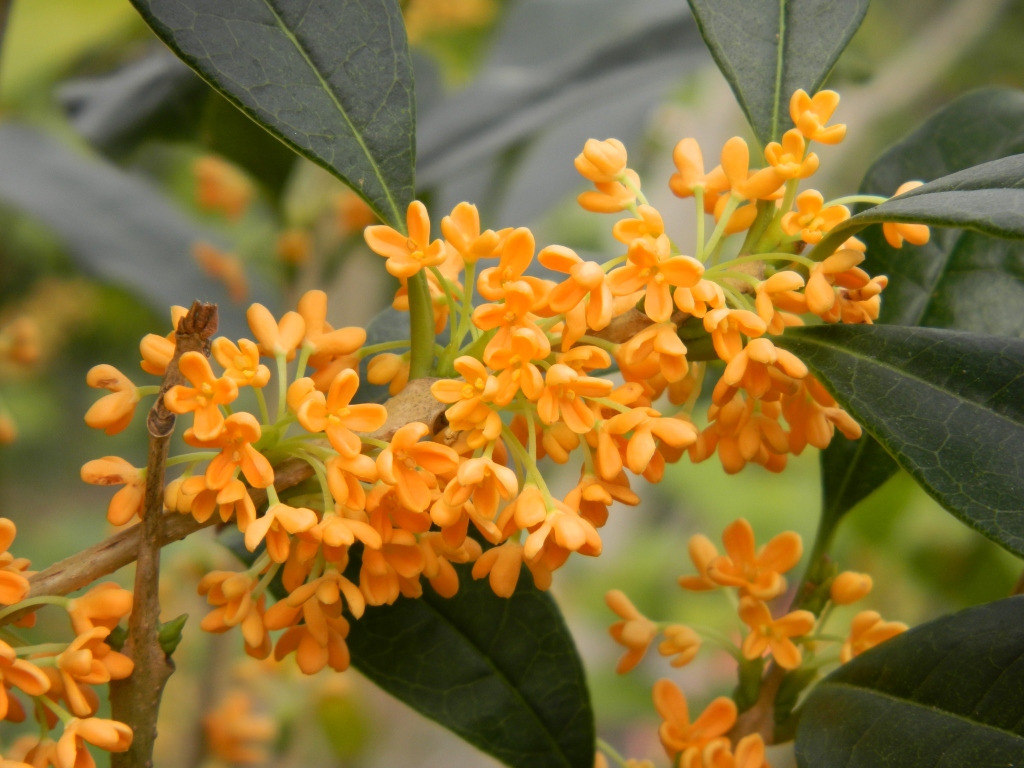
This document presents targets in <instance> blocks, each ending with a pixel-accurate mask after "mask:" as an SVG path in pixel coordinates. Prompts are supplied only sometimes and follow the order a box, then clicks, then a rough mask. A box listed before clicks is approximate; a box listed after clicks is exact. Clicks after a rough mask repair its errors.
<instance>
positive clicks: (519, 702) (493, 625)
mask: <svg viewBox="0 0 1024 768" xmlns="http://www.w3.org/2000/svg"><path fill="white" fill-rule="evenodd" d="M455 568H456V569H457V570H458V572H459V581H460V587H459V592H458V594H457V595H456V596H455V597H453V598H451V599H445V598H442V597H440V596H438V595H437V594H436V593H435V592H434V591H433V590H432V589H431V588H430V587H429V586H425V587H424V594H423V596H422V597H421V598H418V599H415V600H411V599H408V598H405V597H400V598H398V601H397V602H396V603H394V604H393V605H390V606H382V607H379V608H373V607H370V608H367V609H366V613H365V614H364V615H363V617H362V618H361V619H359V620H357V621H353V622H352V630H351V632H350V634H349V636H348V644H349V648H350V649H351V652H352V664H353V666H354V667H356V669H358V670H359V671H360V672H362V673H363V674H364V675H366V677H368V678H369V679H370V680H372V681H373V682H375V683H376V684H377V685H379V686H380V687H381V688H383V689H384V690H385V691H387V692H388V693H390V694H392V695H393V696H395V697H397V698H398V699H401V700H402V701H404V702H405V703H406V704H408V705H409V706H411V707H412V708H413V709H415V710H417V711H419V712H420V713H422V714H424V715H426V716H427V717H429V718H431V719H433V720H436V721H437V722H439V723H441V725H443V726H445V727H446V728H448V729H449V730H451V731H453V732H454V733H456V734H458V735H459V736H461V737H462V738H463V739H465V740H466V741H468V742H469V743H471V744H473V745H474V746H476V747H478V748H479V749H481V750H483V751H484V752H487V753H488V754H490V755H493V756H494V757H496V758H497V759H499V760H501V761H502V762H503V763H505V764H506V765H510V766H514V768H592V766H593V764H594V739H595V735H594V715H593V711H592V710H591V706H590V694H589V692H588V690H587V684H586V679H585V677H584V673H583V664H582V662H581V661H580V658H579V655H578V653H577V652H576V646H575V644H574V643H573V640H572V635H571V634H570V633H569V629H568V628H567V627H566V626H565V620H564V619H563V618H562V615H561V613H560V612H559V610H558V607H557V606H556V605H555V602H554V600H552V599H551V597H550V595H547V594H545V593H544V592H541V591H540V590H538V589H537V588H536V587H534V586H533V583H532V580H531V578H530V576H529V573H527V572H526V571H525V569H524V573H523V575H522V578H520V579H519V584H518V585H517V587H516V591H515V594H513V596H512V597H511V598H508V599H504V598H500V597H496V596H495V595H494V593H493V592H492V591H491V588H490V586H489V585H488V583H487V580H486V579H483V580H481V581H474V580H473V579H472V578H471V576H470V573H469V572H470V567H469V566H458V565H457V566H455ZM350 573H351V566H350ZM353 575H354V574H353Z"/></svg>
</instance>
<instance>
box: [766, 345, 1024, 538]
mask: <svg viewBox="0 0 1024 768" xmlns="http://www.w3.org/2000/svg"><path fill="white" fill-rule="evenodd" d="M776 343H777V344H779V345H780V346H782V347H785V348H787V349H789V350H790V351H791V352H793V353H795V354H796V355H797V356H799V357H800V358H801V359H802V360H803V361H804V362H806V363H807V365H808V367H810V369H811V371H812V372H813V373H814V374H815V376H817V377H818V378H819V379H820V380H821V381H822V383H824V384H825V386H826V387H828V388H829V390H830V391H831V392H832V394H833V395H834V396H835V398H836V399H837V400H838V401H839V403H840V404H841V405H842V406H843V407H844V408H846V410H847V411H849V412H850V414H851V415H852V416H853V417H854V418H855V419H857V421H858V422H860V424H861V425H862V426H863V428H864V429H865V430H866V431H867V432H868V433H870V434H871V435H872V436H873V437H874V438H875V439H876V440H878V441H879V442H880V443H881V444H882V446H883V447H884V448H885V450H886V451H887V452H888V453H889V454H891V455H892V457H893V458H894V459H895V460H896V461H897V463H899V465H900V466H901V467H902V468H903V469H905V470H906V471H907V472H909V473H910V474H911V475H912V476H913V477H914V479H915V480H917V482H918V483H920V484H921V486H923V487H924V489H925V490H926V491H927V492H928V493H929V494H931V495H932V496H933V497H934V498H935V499H936V500H937V501H938V502H939V503H940V504H942V506H943V507H945V508H946V509H947V510H949V511H950V512H952V513H953V514H954V515H956V516H957V517H958V518H960V519H961V520H962V521H963V522H965V523H967V524H968V525H970V526H971V527H972V528H975V529H976V530H978V531H980V532H981V533H982V534H984V535H985V536H988V537H989V538H990V539H992V540H994V541H996V542H997V543H999V544H1000V545H1002V546H1003V547H1005V548H1006V549H1009V550H1010V551H1011V552H1014V553H1016V554H1024V340H1021V339H1006V338H1000V337H996V336H985V335H978V334H967V333H957V332H954V331H945V330H938V329H931V328H901V327H896V326H882V325H872V326H858V325H852V326H848V325H833V326H818V327H814V328H791V329H788V330H787V331H786V333H785V334H784V335H782V336H779V337H777V339H776Z"/></svg>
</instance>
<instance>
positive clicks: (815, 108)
mask: <svg viewBox="0 0 1024 768" xmlns="http://www.w3.org/2000/svg"><path fill="white" fill-rule="evenodd" d="M838 106H839V94H838V93H836V92H835V91H818V92H817V93H816V94H814V98H813V99H812V98H811V97H810V96H808V95H807V92H806V91H805V90H804V89H803V88H799V89H797V90H796V91H795V92H794V93H793V96H792V98H790V100H789V116H790V118H792V120H793V124H794V125H795V126H796V127H797V129H798V130H799V131H800V133H802V134H803V135H804V136H805V137H806V138H808V139H810V140H811V141H817V142H819V143H821V144H838V143H839V142H841V141H842V140H843V137H844V136H846V126H845V125H842V124H838V125H830V126H826V125H825V123H827V122H828V120H829V118H830V117H832V113H833V112H835V111H836V107H838Z"/></svg>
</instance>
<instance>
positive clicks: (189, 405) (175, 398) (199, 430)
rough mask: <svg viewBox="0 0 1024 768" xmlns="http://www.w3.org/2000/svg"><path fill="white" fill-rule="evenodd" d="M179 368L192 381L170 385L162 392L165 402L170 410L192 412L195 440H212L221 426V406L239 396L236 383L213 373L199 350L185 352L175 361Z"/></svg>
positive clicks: (222, 418)
mask: <svg viewBox="0 0 1024 768" xmlns="http://www.w3.org/2000/svg"><path fill="white" fill-rule="evenodd" d="M178 368H180V369H181V372H182V374H184V376H185V378H186V379H188V380H189V382H190V383H191V384H192V386H191V387H186V386H185V385H183V384H178V385H177V386H174V387H171V388H170V389H169V390H167V392H166V393H164V405H166V406H167V409H168V410H170V411H172V412H173V413H179V414H181V413H189V412H194V414H195V417H194V420H193V422H192V432H193V433H194V434H195V436H196V438H197V439H198V440H213V439H214V438H215V437H217V435H219V434H220V431H221V430H222V429H223V428H224V414H222V413H221V411H220V406H221V405H227V404H228V403H232V402H234V401H235V398H237V397H238V385H237V384H236V383H235V380H234V379H230V378H228V377H227V376H222V377H220V378H217V377H216V376H214V375H213V369H212V368H210V362H209V361H208V360H207V359H206V357H205V356H204V355H203V354H202V353H201V352H186V353H185V354H183V355H182V356H181V357H180V358H179V360H178Z"/></svg>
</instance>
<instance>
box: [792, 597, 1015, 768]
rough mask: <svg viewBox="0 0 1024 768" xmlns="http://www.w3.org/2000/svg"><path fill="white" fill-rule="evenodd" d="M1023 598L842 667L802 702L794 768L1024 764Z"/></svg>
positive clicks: (955, 618)
mask: <svg viewBox="0 0 1024 768" xmlns="http://www.w3.org/2000/svg"><path fill="white" fill-rule="evenodd" d="M1022 610H1024V597H1013V598H1009V599H1006V600H1000V601H998V602H995V603H989V604H987V605H980V606H976V607H973V608H968V609H967V610H964V611H960V612H959V613H956V614H953V615H952V616H945V617H943V618H941V619H938V620H936V621H933V622H930V623H928V624H923V625H921V626H919V627H915V628H914V629H912V630H910V631H909V632H906V633H904V634H902V635H899V636H898V637H895V638H893V639H892V640H889V641H887V642H885V643H883V644H882V645H880V646H878V647H877V648H874V649H872V650H870V651H868V652H867V653H864V654H862V655H861V656H858V657H857V658H856V659H854V660H853V661H851V662H849V663H847V664H844V665H843V666H842V667H840V668H839V669H838V670H836V671H835V672H833V673H832V674H831V675H829V676H828V677H827V678H825V680H823V681H822V682H821V683H820V684H819V685H818V687H817V688H816V689H815V690H814V691H813V692H812V693H811V695H810V696H809V697H808V699H807V701H806V703H805V704H804V706H803V715H802V717H801V720H800V727H799V729H798V731H797V737H796V754H797V763H798V764H799V766H800V768H816V767H817V766H845V768H869V766H870V767H871V768H874V766H880V765H884V766H887V768H945V767H946V766H971V768H996V767H997V766H999V767H1002V766H1010V765H1020V764H1021V763H1024V661H1022V660H1024V623H1022V622H1021V621H1020V616H1021V611H1022Z"/></svg>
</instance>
